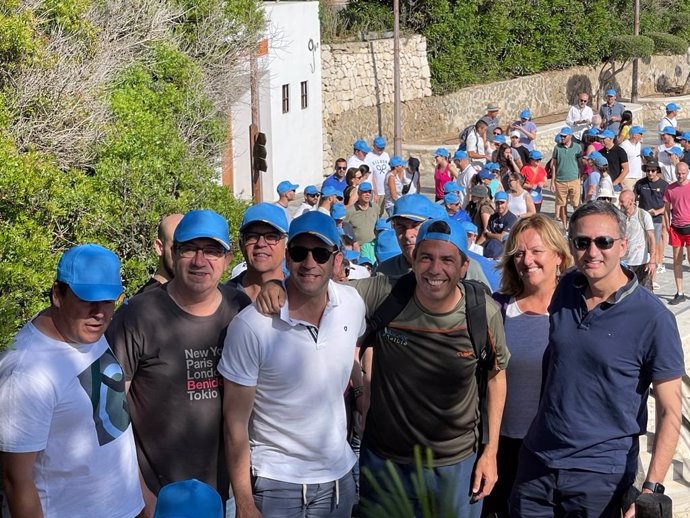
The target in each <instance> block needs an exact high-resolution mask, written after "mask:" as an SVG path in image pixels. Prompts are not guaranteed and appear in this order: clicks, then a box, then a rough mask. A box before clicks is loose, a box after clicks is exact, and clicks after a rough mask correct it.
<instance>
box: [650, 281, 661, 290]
mask: <svg viewBox="0 0 690 518" xmlns="http://www.w3.org/2000/svg"><path fill="white" fill-rule="evenodd" d="M652 289H655V290H660V289H661V286H659V283H658V282H653V283H652Z"/></svg>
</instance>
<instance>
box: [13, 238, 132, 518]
mask: <svg viewBox="0 0 690 518" xmlns="http://www.w3.org/2000/svg"><path fill="white" fill-rule="evenodd" d="M123 291H124V289H123V287H122V281H121V279H120V260H119V259H118V257H117V256H116V255H115V254H114V253H113V252H111V251H110V250H107V249H105V248H103V247H101V246H99V245H93V244H89V245H80V246H75V247H73V248H70V249H69V250H68V251H67V252H65V253H64V254H63V256H62V257H61V259H60V262H59V263H58V269H57V277H56V280H55V282H54V283H53V286H52V289H51V292H50V306H49V307H48V308H47V309H44V310H43V311H41V312H40V313H39V314H38V315H37V316H36V317H34V318H33V319H32V320H31V321H30V322H29V323H27V324H26V325H25V326H24V327H23V328H22V329H21V330H20V331H19V333H18V334H17V335H16V337H15V338H14V341H13V343H12V344H11V345H10V346H9V347H8V348H7V349H6V350H5V351H4V352H3V353H2V354H1V355H0V415H1V416H2V418H1V419H0V466H1V467H2V478H3V480H4V481H5V484H4V491H5V497H6V505H7V506H8V507H9V512H11V513H12V516H15V517H25V516H26V517H38V516H55V517H65V518H66V517H73V516H104V517H111V518H132V517H134V516H137V515H138V513H139V512H140V511H141V509H142V507H143V506H144V502H143V500H142V497H141V488H140V487H139V482H138V480H139V477H138V472H137V459H136V449H135V446H134V437H133V435H132V426H131V425H130V417H129V414H128V412H127V405H126V404H125V378H124V375H123V372H122V367H121V366H120V364H119V363H118V361H117V360H116V359H115V357H114V356H113V354H112V353H111V352H110V348H109V347H108V342H107V341H106V339H105V337H104V336H103V334H104V333H105V331H106V329H107V328H108V324H110V320H111V318H112V316H113V312H114V310H115V303H116V301H117V300H118V299H119V298H120V297H121V295H122V293H123ZM6 510H7V509H6Z"/></svg>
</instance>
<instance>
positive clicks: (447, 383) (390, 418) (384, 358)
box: [350, 275, 510, 466]
mask: <svg viewBox="0 0 690 518" xmlns="http://www.w3.org/2000/svg"><path fill="white" fill-rule="evenodd" d="M394 283H395V280H393V279H390V278H388V277H384V276H382V275H378V276H376V277H372V278H369V279H364V280H360V281H354V282H352V281H351V282H350V285H351V286H354V287H355V288H356V289H357V291H358V292H359V294H360V295H361V296H362V298H363V299H364V303H365V305H366V307H367V317H371V315H372V314H373V312H374V311H375V310H376V308H377V307H378V306H379V305H380V304H381V303H382V302H383V301H384V299H385V298H386V296H387V295H388V294H389V293H390V291H391V288H392V286H393V284H394ZM486 299H487V304H486V314H487V322H488V327H489V340H490V343H491V345H492V347H493V348H494V350H495V351H496V367H497V368H498V369H505V368H506V366H507V365H508V359H509V358H510V353H509V352H508V349H507V348H506V341H505V334H504V331H503V320H502V317H501V312H500V310H499V308H498V306H497V305H496V304H495V303H494V302H493V300H492V299H491V297H489V296H487V297H486ZM476 364H477V360H476V357H475V354H474V347H473V346H472V342H471V341H470V336H469V333H468V331H467V323H466V319H465V298H464V297H463V298H462V299H461V300H460V302H459V303H458V305H457V306H456V307H455V308H454V309H453V310H452V311H450V312H448V313H445V314H434V313H431V312H429V311H428V310H426V309H425V308H424V307H422V306H421V304H419V302H418V301H417V300H416V298H415V297H412V298H411V299H410V301H409V302H408V304H407V306H406V307H405V309H403V310H402V312H401V313H400V314H399V315H398V316H397V317H396V318H395V319H394V320H393V321H392V322H391V323H390V324H388V326H386V328H385V329H384V330H383V331H381V332H379V333H378V335H377V337H376V343H375V345H374V365H373V369H372V380H371V407H370V411H369V413H368V414H367V423H366V427H365V431H364V439H363V440H364V441H365V442H366V444H367V447H368V448H371V449H372V450H373V451H374V453H376V454H377V455H379V456H381V457H383V458H385V459H391V460H392V461H394V462H398V463H412V462H414V457H413V450H414V446H415V445H417V444H420V443H421V444H423V445H424V446H428V447H430V448H431V450H432V452H433V462H434V465H436V466H445V465H450V464H455V463H457V462H459V461H461V460H463V459H465V458H467V457H469V456H470V455H471V454H472V453H473V452H475V451H476V450H477V445H478V441H479V437H478V429H477V426H478V424H479V394H478V389H477V381H476V377H475V372H476Z"/></svg>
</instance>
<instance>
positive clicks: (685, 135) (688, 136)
mask: <svg viewBox="0 0 690 518" xmlns="http://www.w3.org/2000/svg"><path fill="white" fill-rule="evenodd" d="M678 138H679V139H680V140H687V141H688V142H690V132H687V131H686V132H684V133H681V134H680V137H678Z"/></svg>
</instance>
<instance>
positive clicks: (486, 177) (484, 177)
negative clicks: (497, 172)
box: [477, 168, 494, 180]
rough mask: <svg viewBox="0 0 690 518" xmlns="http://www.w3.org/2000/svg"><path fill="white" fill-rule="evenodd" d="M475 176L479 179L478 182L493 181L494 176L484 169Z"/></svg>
mask: <svg viewBox="0 0 690 518" xmlns="http://www.w3.org/2000/svg"><path fill="white" fill-rule="evenodd" d="M477 176H478V177H479V179H480V180H493V179H494V174H493V173H492V172H491V171H489V170H488V169H486V168H484V169H482V170H481V171H479V172H478V173H477Z"/></svg>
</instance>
